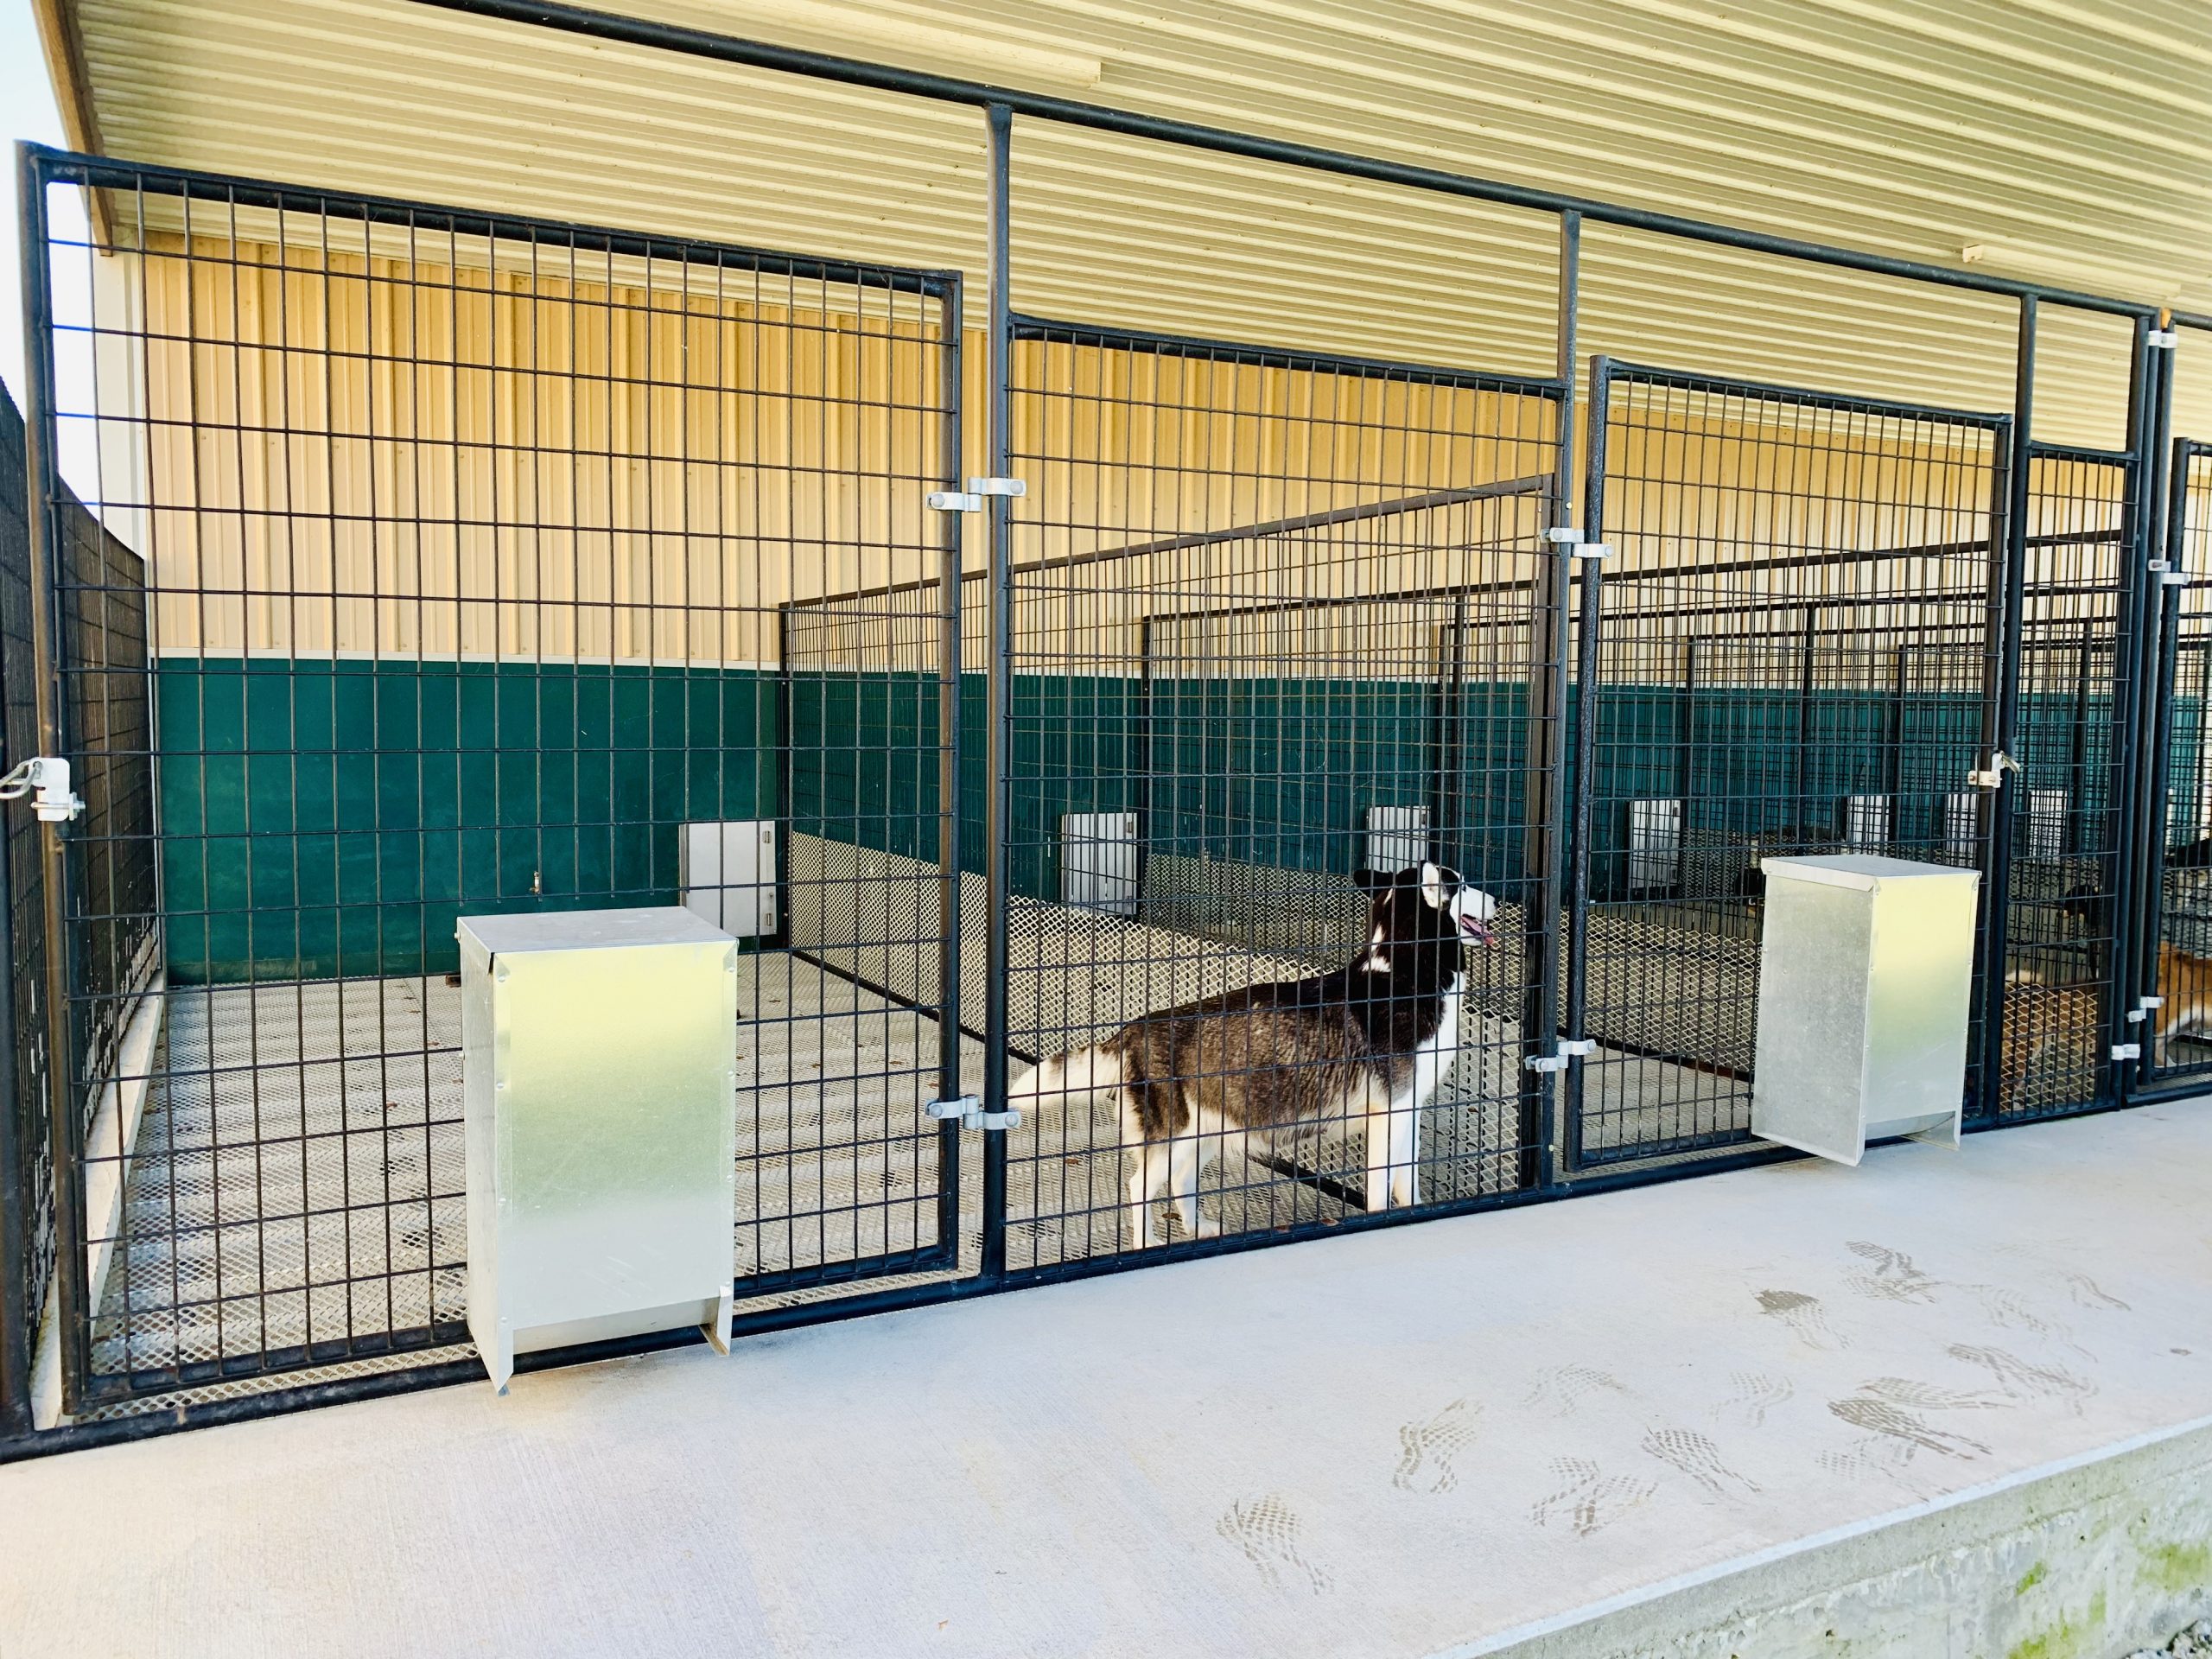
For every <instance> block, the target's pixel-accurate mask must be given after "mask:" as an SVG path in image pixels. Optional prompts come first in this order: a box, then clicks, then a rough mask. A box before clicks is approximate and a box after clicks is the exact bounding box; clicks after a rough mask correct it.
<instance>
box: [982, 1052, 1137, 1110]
mask: <svg viewBox="0 0 2212 1659" xmlns="http://www.w3.org/2000/svg"><path fill="white" fill-rule="evenodd" d="M1121 1080H1122V1057H1121V1056H1120V1055H1119V1054H1117V1053H1116V1052H1114V1051H1113V1050H1112V1049H1110V1048H1103V1047H1097V1046H1092V1047H1090V1048H1078V1049H1073V1050H1071V1051H1070V1052H1067V1053H1065V1054H1057V1055H1054V1056H1053V1057H1052V1058H1051V1059H1049V1060H1046V1062H1045V1063H1044V1064H1043V1065H1039V1066H1037V1067H1036V1068H1034V1069H1033V1070H1032V1071H1029V1072H1028V1073H1027V1075H1025V1076H1023V1077H1019V1078H1017V1079H1015V1080H1014V1082H1013V1083H1011V1084H1007V1091H1006V1097H1007V1103H1008V1104H1009V1105H1017V1106H1019V1105H1034V1104H1037V1103H1046V1104H1058V1103H1062V1102H1065V1100H1066V1099H1067V1098H1068V1097H1069V1096H1083V1097H1085V1098H1087V1097H1089V1096H1092V1095H1095V1094H1098V1093H1100V1092H1102V1091H1103V1090H1108V1089H1111V1088H1113V1087H1114V1086H1115V1085H1116V1084H1118V1083H1120V1082H1121Z"/></svg>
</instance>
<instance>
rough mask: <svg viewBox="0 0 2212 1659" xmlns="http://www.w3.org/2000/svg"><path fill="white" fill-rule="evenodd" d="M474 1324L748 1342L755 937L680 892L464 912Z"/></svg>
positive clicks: (538, 1340) (560, 1341) (506, 1344)
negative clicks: (747, 1072)
mask: <svg viewBox="0 0 2212 1659" xmlns="http://www.w3.org/2000/svg"><path fill="white" fill-rule="evenodd" d="M456 932H457V935H458V937H459V938H460V941H461V1068H462V1079H463V1095H464V1098H465V1103H466V1105H465V1110H466V1116H467V1172H468V1329H469V1334H470V1335H471V1336H472V1337H474V1338H475V1341H476V1346H477V1350H478V1351H479V1352H480V1354H481V1355H482V1356H483V1358H484V1364H485V1369H486V1370H488V1371H489V1372H490V1373H491V1375H492V1381H493V1383H494V1384H495V1385H496V1386H497V1387H498V1388H499V1389H500V1390H501V1391H502V1392H504V1391H505V1388H506V1385H507V1379H508V1378H509V1377H510V1376H512V1375H513V1373H514V1361H515V1356H516V1355H517V1354H520V1353H529V1352H531V1351H534V1350H536V1349H540V1348H555V1347H566V1346H569V1345H571V1344H576V1343H582V1342H595V1341H601V1340H605V1339H607V1338H616V1337H626V1336H636V1335H639V1334H640V1333H642V1332H649V1331H666V1330H673V1329H676V1328H677V1327H679V1326H683V1325H699V1326H701V1327H702V1328H703V1329H704V1331H705V1332H706V1333H707V1337H708V1338H709V1340H710V1341H711V1342H712V1343H713V1344H715V1347H716V1348H718V1349H720V1350H721V1351H723V1352H725V1353H727V1352H728V1349H729V1324H730V1289H731V1280H732V1276H733V1269H732V1260H731V1249H732V1246H731V1240H732V1236H733V1230H734V1225H735V1205H736V1160H737V1092H736V1091H737V967H738V963H737V944H736V942H735V941H734V939H732V938H731V937H730V936H729V935H728V933H727V932H725V931H722V930H721V928H719V927H716V926H715V925H713V924H712V923H711V922H709V921H707V920H706V919H704V918H702V917H699V916H696V915H694V914H693V913H692V912H690V911H688V910H683V909H681V908H678V907H677V906H667V907H664V908H655V909H649V910H578V911H568V912H558V913H554V914H547V915H535V916H464V917H462V918H461V923H460V925H459V927H458V929H457V930H456Z"/></svg>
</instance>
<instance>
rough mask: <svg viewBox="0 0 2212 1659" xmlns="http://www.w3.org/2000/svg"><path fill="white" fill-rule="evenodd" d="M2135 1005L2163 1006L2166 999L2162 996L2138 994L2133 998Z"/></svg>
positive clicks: (2141, 1006) (2143, 1006)
mask: <svg viewBox="0 0 2212 1659" xmlns="http://www.w3.org/2000/svg"><path fill="white" fill-rule="evenodd" d="M2135 1006H2136V1007H2139V1008H2163V1007H2165V1006H2166V999H2165V998H2164V997H2163V996H2139V997H2137V998H2136V999H2135Z"/></svg>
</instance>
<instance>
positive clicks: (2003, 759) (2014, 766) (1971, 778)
mask: <svg viewBox="0 0 2212 1659" xmlns="http://www.w3.org/2000/svg"><path fill="white" fill-rule="evenodd" d="M2019 769H2020V763H2019V762H2018V761H2017V760H2014V759H2013V758H2012V756H2011V755H2009V754H2007V753H2005V751H2004V750H2002V749H1999V750H1998V751H1997V753H1994V754H1993V755H1991V756H1990V757H1989V765H1988V766H1987V767H1986V769H1983V770H1979V771H1975V772H1968V773H1967V782H1968V783H1970V784H1972V785H1974V787H1975V788H1976V789H1997V788H1999V787H2001V786H2002V785H2003V784H2004V782H2005V773H2006V772H2018V770H2019Z"/></svg>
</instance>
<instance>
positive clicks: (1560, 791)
mask: <svg viewBox="0 0 2212 1659" xmlns="http://www.w3.org/2000/svg"><path fill="white" fill-rule="evenodd" d="M1558 280H1559V321H1558V324H1557V345H1558V355H1557V357H1556V359H1554V361H1555V365H1556V372H1557V374H1558V377H1559V383H1560V394H1559V401H1558V402H1557V403H1556V404H1554V405H1553V414H1552V418H1553V419H1554V421H1555V422H1557V423H1558V425H1557V428H1556V429H1555V433H1554V437H1555V440H1556V442H1555V444H1554V461H1555V468H1554V473H1553V478H1552V486H1551V489H1550V491H1549V493H1548V499H1546V501H1545V504H1544V505H1545V507H1546V509H1547V511H1546V512H1545V514H1544V518H1545V523H1544V524H1542V525H1541V526H1539V528H1540V529H1541V531H1543V532H1544V533H1545V540H1544V543H1543V545H1542V550H1541V553H1540V555H1539V557H1538V561H1537V566H1536V601H1535V615H1534V617H1533V618H1532V619H1531V622H1530V639H1529V646H1530V650H1529V734H1528V738H1527V745H1526V747H1527V755H1526V759H1527V765H1528V774H1529V775H1528V806H1527V815H1528V821H1529V835H1528V846H1527V869H1526V879H1525V880H1524V883H1523V886H1522V892H1523V893H1525V894H1526V897H1525V898H1524V899H1523V900H1522V906H1523V908H1522V936H1523V941H1524V944H1523V949H1524V951H1525V953H1526V954H1525V955H1524V957H1523V959H1522V960H1523V966H1522V982H1523V983H1525V984H1526V985H1527V986H1528V995H1527V997H1526V999H1525V1000H1524V1001H1523V1003H1522V1010H1521V1058H1522V1101H1521V1113H1520V1126H1519V1128H1520V1141H1521V1145H1522V1147H1523V1149H1524V1150H1523V1152H1522V1158H1521V1160H1520V1169H1519V1171H1518V1174H1519V1178H1520V1180H1521V1182H1522V1185H1523V1186H1530V1187H1535V1188H1541V1189H1549V1188H1550V1187H1552V1186H1554V1185H1556V1183H1557V1181H1558V1179H1559V1155H1560V1149H1559V1116H1558V1112H1559V1094H1558V1091H1557V1090H1555V1089H1554V1086H1553V1083H1552V1074H1551V1073H1549V1072H1546V1071H1535V1070H1533V1069H1530V1068H1529V1064H1528V1063H1529V1061H1530V1060H1533V1059H1537V1058H1545V1057H1548V1056H1549V1055H1551V1054H1552V1053H1554V1052H1555V1049H1556V1045H1557V1040H1558V1033H1559V1029H1560V1006H1559V1000H1560V960H1559V957H1560V899H1561V897H1562V895H1563V891H1564V888H1565V885H1566V859H1567V835H1566V833H1565V821H1566V813H1567V776H1566V773H1567V768H1566V766H1565V764H1564V761H1565V757H1566V753H1567V732H1566V718H1567V626H1568V624H1567V600H1568V597H1569V595H1570V594H1572V592H1573V585H1574V569H1573V557H1574V556H1573V551H1572V550H1571V547H1570V545H1569V544H1568V543H1565V542H1562V541H1554V540H1552V539H1551V537H1550V535H1549V532H1550V531H1552V530H1553V529H1554V528H1557V529H1560V530H1565V529H1567V528H1568V527H1569V526H1571V525H1573V523H1574V457H1575V437H1576V433H1575V416H1576V410H1577V408H1578V399H1577V397H1576V393H1577V391H1578V390H1579V388H1578V387H1577V386H1576V385H1575V372H1576V370H1577V369H1578V368H1579V367H1580V358H1579V356H1578V352H1579V350H1580V345H1579V341H1580V333H1581V318H1582V299H1581V293H1582V216H1581V215H1580V213H1573V212H1568V213H1561V214H1560V220H1559V278H1558ZM1531 911H1533V912H1535V914H1534V915H1531V914H1529V912H1531ZM1529 1147H1534V1148H1535V1158H1534V1160H1531V1159H1530V1158H1529V1155H1528V1152H1527V1150H1526V1149H1527V1148H1529Z"/></svg>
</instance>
